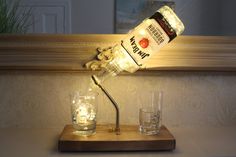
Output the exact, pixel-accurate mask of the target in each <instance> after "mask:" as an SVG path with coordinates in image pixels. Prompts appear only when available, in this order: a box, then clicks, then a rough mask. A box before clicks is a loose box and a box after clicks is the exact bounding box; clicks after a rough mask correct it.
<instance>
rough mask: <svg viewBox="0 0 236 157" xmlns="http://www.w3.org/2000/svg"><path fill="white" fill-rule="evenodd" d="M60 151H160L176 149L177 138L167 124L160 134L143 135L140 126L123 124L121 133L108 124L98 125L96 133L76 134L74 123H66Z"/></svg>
mask: <svg viewBox="0 0 236 157" xmlns="http://www.w3.org/2000/svg"><path fill="white" fill-rule="evenodd" d="M58 149H59V151H82V152H83V151H159V150H173V149H175V138H174V136H173V135H172V134H171V133H170V132H169V131H168V129H167V128H166V127H165V126H162V127H161V131H160V134H158V135H152V136H147V135H142V134H141V133H139V131H138V126H127V125H122V126H121V134H120V135H116V134H115V133H114V132H109V127H108V126H106V125H98V126H97V128H96V134H95V135H92V136H89V137H83V136H78V135H76V131H75V130H74V129H73V127H72V125H66V126H65V128H64V130H63V132H62V134H61V136H60V138H59V141H58Z"/></svg>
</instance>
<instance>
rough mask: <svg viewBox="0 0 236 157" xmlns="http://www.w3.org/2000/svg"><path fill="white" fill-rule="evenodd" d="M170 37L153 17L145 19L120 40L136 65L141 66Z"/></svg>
mask: <svg viewBox="0 0 236 157" xmlns="http://www.w3.org/2000/svg"><path fill="white" fill-rule="evenodd" d="M169 40H170V38H169V36H168V35H167V34H166V32H165V31H164V30H163V29H162V27H161V26H160V25H159V24H158V23H157V22H156V20H154V19H146V20H144V21H143V22H142V23H141V24H140V25H138V26H137V27H136V28H135V29H134V30H132V31H131V32H130V33H129V34H127V35H126V37H125V38H124V39H123V40H122V41H121V46H122V47H123V48H124V49H125V50H126V51H127V52H128V54H129V55H130V57H131V58H132V59H133V60H134V61H135V62H136V64H137V65H139V66H143V65H144V64H145V62H146V61H147V60H148V59H149V58H151V56H152V55H153V54H154V53H155V52H158V51H159V49H160V48H162V47H163V46H164V45H165V44H167V43H168V42H169Z"/></svg>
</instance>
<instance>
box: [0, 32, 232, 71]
mask: <svg viewBox="0 0 236 157" xmlns="http://www.w3.org/2000/svg"><path fill="white" fill-rule="evenodd" d="M123 37H124V35H114V34H111V35H1V36H0V70H41V71H45V70H47V71H88V70H87V69H85V68H84V64H85V63H86V62H88V61H90V60H92V59H93V58H95V57H96V55H97V52H96V48H97V47H108V46H112V45H115V44H116V43H117V42H119V41H120V40H121V39H122V38H123ZM146 69H147V70H212V71H236V37H225V36H222V37H217V36H216V37H213V36H180V37H178V38H176V39H175V40H174V41H172V42H171V43H170V44H168V45H167V46H165V47H164V48H163V49H162V50H161V51H159V52H157V54H156V55H155V56H154V57H153V58H152V59H150V60H149V62H148V63H147V67H146Z"/></svg>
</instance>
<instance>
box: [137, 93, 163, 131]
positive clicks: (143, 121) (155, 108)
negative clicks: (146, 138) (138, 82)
mask: <svg viewBox="0 0 236 157" xmlns="http://www.w3.org/2000/svg"><path fill="white" fill-rule="evenodd" d="M162 99H163V92H162V91H149V92H144V93H142V95H140V96H139V100H140V101H139V103H140V106H141V108H140V109H139V131H140V132H141V133H142V134H145V135H155V134H158V133H159V132H160V127H161V119H162V118H161V116H162V114H161V112H162Z"/></svg>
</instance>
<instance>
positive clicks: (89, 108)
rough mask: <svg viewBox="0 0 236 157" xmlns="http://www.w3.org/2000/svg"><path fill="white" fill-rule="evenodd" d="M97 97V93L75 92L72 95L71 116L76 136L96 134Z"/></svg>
mask: <svg viewBox="0 0 236 157" xmlns="http://www.w3.org/2000/svg"><path fill="white" fill-rule="evenodd" d="M97 96H98V93H96V92H87V93H82V92H74V93H72V94H71V96H70V99H71V115H72V123H73V127H74V129H75V130H76V134H78V135H81V136H89V135H93V134H95V131H96V114H97V105H98V103H97Z"/></svg>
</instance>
